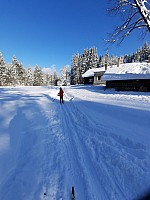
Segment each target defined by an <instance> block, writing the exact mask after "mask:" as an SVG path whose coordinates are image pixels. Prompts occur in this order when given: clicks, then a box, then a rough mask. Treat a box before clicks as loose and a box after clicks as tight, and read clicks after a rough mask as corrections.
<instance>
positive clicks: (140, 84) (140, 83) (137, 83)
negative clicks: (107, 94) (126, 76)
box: [106, 79, 150, 92]
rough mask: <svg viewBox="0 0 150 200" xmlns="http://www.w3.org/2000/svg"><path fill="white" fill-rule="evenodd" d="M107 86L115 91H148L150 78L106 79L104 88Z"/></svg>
mask: <svg viewBox="0 0 150 200" xmlns="http://www.w3.org/2000/svg"><path fill="white" fill-rule="evenodd" d="M108 88H109V89H110V88H111V89H115V90H116V91H141V92H150V79H135V80H134V79H133V80H109V81H106V89H108Z"/></svg>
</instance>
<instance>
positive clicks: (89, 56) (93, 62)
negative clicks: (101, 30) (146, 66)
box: [71, 42, 150, 84]
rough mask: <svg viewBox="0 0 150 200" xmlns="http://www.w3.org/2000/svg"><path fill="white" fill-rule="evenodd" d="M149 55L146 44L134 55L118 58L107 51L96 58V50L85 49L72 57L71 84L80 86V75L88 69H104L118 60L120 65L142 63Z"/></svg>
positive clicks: (81, 81)
mask: <svg viewBox="0 0 150 200" xmlns="http://www.w3.org/2000/svg"><path fill="white" fill-rule="evenodd" d="M149 55H150V45H149V44H148V43H147V42H145V44H144V45H143V47H141V48H139V49H137V51H136V52H135V53H133V54H127V55H125V56H119V57H118V56H112V55H111V56H110V55H109V53H108V51H106V54H105V55H104V56H103V55H100V56H98V52H97V49H96V48H90V49H85V50H84V51H83V53H82V54H79V53H76V54H75V55H73V57H72V64H71V84H82V83H83V78H82V74H84V73H85V72H86V71H87V70H89V69H92V68H99V67H104V66H105V65H106V64H107V65H116V64H117V62H118V59H119V60H120V63H131V62H144V61H147V60H148V56H149Z"/></svg>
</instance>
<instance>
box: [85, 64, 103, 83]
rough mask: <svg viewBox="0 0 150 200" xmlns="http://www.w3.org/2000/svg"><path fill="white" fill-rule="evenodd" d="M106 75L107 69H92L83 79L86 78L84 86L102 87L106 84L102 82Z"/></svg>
mask: <svg viewBox="0 0 150 200" xmlns="http://www.w3.org/2000/svg"><path fill="white" fill-rule="evenodd" d="M104 73H105V67H99V68H92V69H89V70H87V71H86V72H85V73H84V74H83V75H82V77H83V78H84V84H93V85H100V84H103V83H105V81H102V80H101V77H102V76H103V74H104Z"/></svg>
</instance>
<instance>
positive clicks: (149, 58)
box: [148, 55, 150, 63]
mask: <svg viewBox="0 0 150 200" xmlns="http://www.w3.org/2000/svg"><path fill="white" fill-rule="evenodd" d="M148 63H150V55H149V56H148Z"/></svg>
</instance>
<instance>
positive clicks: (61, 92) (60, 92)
mask: <svg viewBox="0 0 150 200" xmlns="http://www.w3.org/2000/svg"><path fill="white" fill-rule="evenodd" d="M63 93H64V91H63V90H62V89H60V91H59V95H60V97H63Z"/></svg>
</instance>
